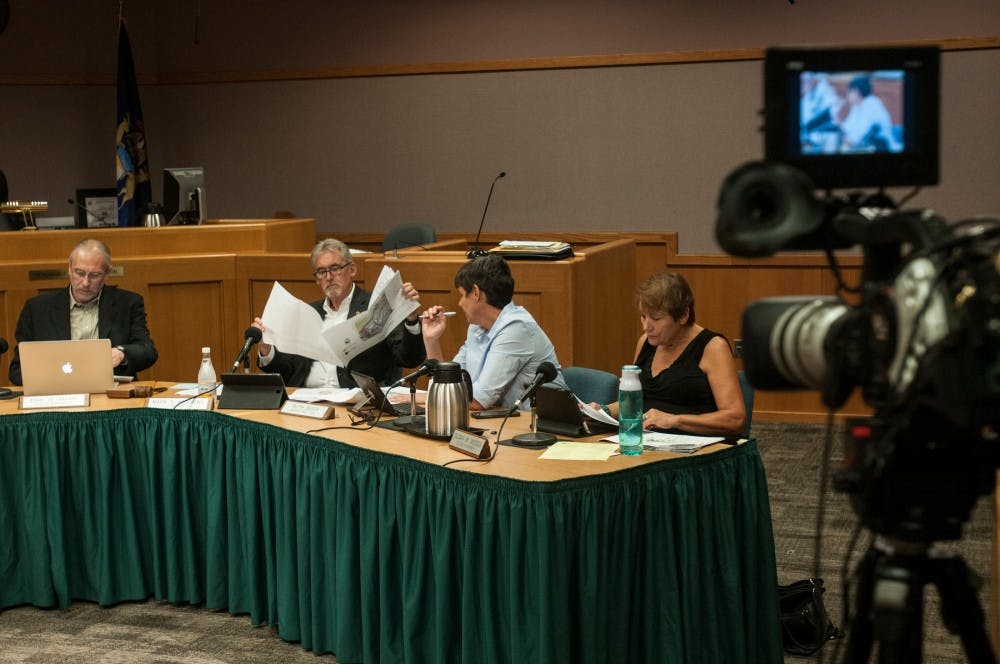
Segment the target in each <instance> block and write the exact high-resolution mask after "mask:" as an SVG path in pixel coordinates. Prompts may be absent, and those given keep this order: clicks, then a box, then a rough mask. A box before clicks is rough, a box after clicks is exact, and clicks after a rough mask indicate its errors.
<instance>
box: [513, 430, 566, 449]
mask: <svg viewBox="0 0 1000 664" xmlns="http://www.w3.org/2000/svg"><path fill="white" fill-rule="evenodd" d="M554 442H556V437H555V436H553V435H552V434H550V433H519V434H517V435H516V436H514V437H513V438H511V439H510V444H511V445H513V446H515V447H547V446H549V445H551V444H552V443H554Z"/></svg>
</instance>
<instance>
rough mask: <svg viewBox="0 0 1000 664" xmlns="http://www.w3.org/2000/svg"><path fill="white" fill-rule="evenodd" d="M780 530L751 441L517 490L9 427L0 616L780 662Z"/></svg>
mask: <svg viewBox="0 0 1000 664" xmlns="http://www.w3.org/2000/svg"><path fill="white" fill-rule="evenodd" d="M500 454H503V450H500ZM547 463H553V462H547ZM770 519H771V517H770V506H769V503H768V497H767V484H766V478H765V475H764V470H763V466H762V464H761V460H760V456H759V454H758V453H757V449H756V446H755V444H754V443H753V442H750V443H748V444H745V445H742V446H739V447H734V448H731V449H728V450H725V451H722V452H719V453H716V454H712V455H706V456H695V457H691V458H684V459H674V460H665V461H662V462H657V463H652V464H647V465H644V466H641V467H638V468H634V469H629V470H627V471H620V472H616V473H611V474H606V475H600V476H594V477H586V478H579V479H573V480H565V481H559V482H524V481H518V480H513V479H506V478H498V477H489V476H481V475H477V474H473V473H468V472H463V471H462V470H457V469H451V468H441V467H439V466H435V465H430V464H426V463H423V462H419V461H415V460H412V459H409V458H405V457H398V456H393V455H386V454H381V453H376V452H371V451H368V450H365V449H359V448H355V447H352V446H350V445H346V444H342V443H338V442H334V441H329V440H326V439H322V438H318V437H314V436H307V435H304V434H298V433H295V432H290V431H286V430H283V429H280V428H276V427H272V426H268V425H264V424H256V423H253V422H246V421H243V420H239V419H236V418H232V417H229V416H226V415H221V414H218V413H213V412H172V411H159V410H147V409H128V410H118V411H105V412H95V413H87V414H86V415H80V414H72V413H34V414H24V415H8V416H4V417H0V608H4V607H9V606H15V605H19V604H25V603H28V604H33V605H36V606H43V607H47V606H59V607H66V606H68V605H69V604H70V603H71V602H72V601H73V600H74V599H86V600H91V601H95V602H99V603H100V604H102V605H110V604H114V603H116V602H120V601H124V600H140V599H144V598H148V597H155V598H157V599H160V600H167V601H170V602H190V603H195V604H203V605H204V606H205V607H206V608H209V609H225V610H228V611H229V612H231V613H233V614H249V616H250V619H251V620H252V621H253V623H255V624H261V623H268V624H272V625H276V626H277V629H278V632H279V634H280V635H281V636H282V638H284V639H287V640H289V641H298V642H301V644H302V646H303V647H304V648H307V649H311V650H314V651H316V652H320V653H322V652H333V653H335V654H336V656H337V659H338V661H340V662H342V663H344V664H348V663H351V662H366V663H373V662H392V663H397V662H477V663H479V662H567V663H568V662H573V663H574V664H576V663H579V662H595V663H596V662H611V661H620V662H626V661H627V662H678V663H688V662H780V661H781V660H782V652H781V636H780V631H779V620H778V606H777V577H776V571H775V559H774V544H773V537H772V532H771V520H770Z"/></svg>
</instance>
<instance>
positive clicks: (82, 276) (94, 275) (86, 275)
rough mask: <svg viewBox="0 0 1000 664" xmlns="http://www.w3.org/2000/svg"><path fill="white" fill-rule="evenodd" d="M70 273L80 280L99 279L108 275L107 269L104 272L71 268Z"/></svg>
mask: <svg viewBox="0 0 1000 664" xmlns="http://www.w3.org/2000/svg"><path fill="white" fill-rule="evenodd" d="M70 274H71V275H73V276H74V277H76V278H77V279H78V280H80V281H100V280H101V279H103V278H104V277H106V276H107V275H108V272H107V270H105V271H104V272H96V271H95V272H87V271H86V270H81V269H79V268H73V269H72V270H70Z"/></svg>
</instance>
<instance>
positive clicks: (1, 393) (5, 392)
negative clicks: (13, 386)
mask: <svg viewBox="0 0 1000 664" xmlns="http://www.w3.org/2000/svg"><path fill="white" fill-rule="evenodd" d="M19 396H21V392H15V391H13V390H9V389H7V388H6V387H0V400H5V399H13V398H14V397H19Z"/></svg>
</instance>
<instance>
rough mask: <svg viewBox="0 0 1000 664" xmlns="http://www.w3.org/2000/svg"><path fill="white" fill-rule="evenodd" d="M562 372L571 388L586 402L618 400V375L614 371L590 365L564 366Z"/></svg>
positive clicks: (603, 402) (604, 402) (602, 402)
mask: <svg viewBox="0 0 1000 664" xmlns="http://www.w3.org/2000/svg"><path fill="white" fill-rule="evenodd" d="M562 374H563V378H564V379H565V380H566V385H568V386H569V389H571V390H573V394H575V395H576V396H577V397H579V398H580V400H581V401H583V402H584V403H590V402H592V401H596V402H597V403H600V404H606V403H612V402H615V401H618V376H616V375H614V374H613V373H610V372H608V371H601V370H600V369H590V368H588V367H563V369H562Z"/></svg>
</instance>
